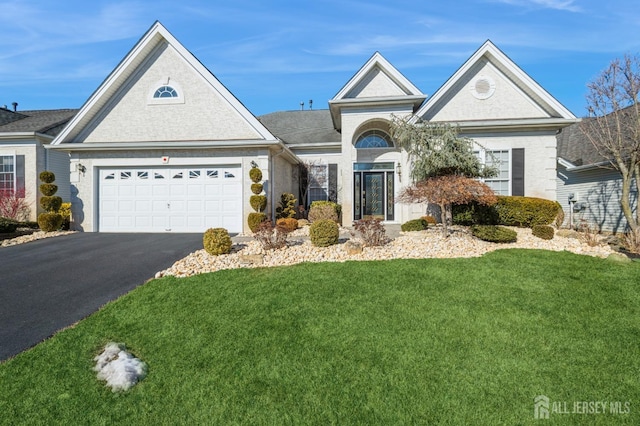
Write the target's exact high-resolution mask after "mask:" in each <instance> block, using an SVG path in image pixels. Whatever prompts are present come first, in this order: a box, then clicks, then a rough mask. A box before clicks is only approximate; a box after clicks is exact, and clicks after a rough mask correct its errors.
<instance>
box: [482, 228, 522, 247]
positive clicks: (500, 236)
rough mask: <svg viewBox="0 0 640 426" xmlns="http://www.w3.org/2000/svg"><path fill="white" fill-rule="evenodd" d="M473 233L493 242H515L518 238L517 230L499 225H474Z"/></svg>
mask: <svg viewBox="0 0 640 426" xmlns="http://www.w3.org/2000/svg"><path fill="white" fill-rule="evenodd" d="M471 234H472V235H473V236H474V237H476V238H479V239H481V240H483V241H489V242H491V243H515V242H516V241H517V239H518V234H517V233H516V231H514V230H513V229H508V228H505V227H504V226H499V225H473V226H472V227H471Z"/></svg>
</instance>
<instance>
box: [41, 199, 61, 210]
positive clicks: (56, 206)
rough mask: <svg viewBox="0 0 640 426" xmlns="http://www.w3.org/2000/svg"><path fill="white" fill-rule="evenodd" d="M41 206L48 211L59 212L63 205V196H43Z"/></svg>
mask: <svg viewBox="0 0 640 426" xmlns="http://www.w3.org/2000/svg"><path fill="white" fill-rule="evenodd" d="M40 206H41V207H42V208H43V209H45V210H46V211H47V212H50V213H52V212H57V211H58V210H60V207H62V198H60V197H56V196H50V197H41V198H40Z"/></svg>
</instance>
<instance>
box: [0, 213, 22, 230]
mask: <svg viewBox="0 0 640 426" xmlns="http://www.w3.org/2000/svg"><path fill="white" fill-rule="evenodd" d="M16 229H18V222H16V221H15V220H12V219H9V218H6V217H0V234H10V233H12V232H16Z"/></svg>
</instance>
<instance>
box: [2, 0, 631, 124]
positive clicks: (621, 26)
mask: <svg viewBox="0 0 640 426" xmlns="http://www.w3.org/2000/svg"><path fill="white" fill-rule="evenodd" d="M156 20H159V21H160V22H161V23H162V24H163V25H164V26H165V27H166V28H167V29H168V30H169V31H170V32H171V33H172V34H173V35H174V36H175V37H176V38H177V39H178V40H179V41H180V42H181V43H182V44H183V45H184V46H185V47H186V48H187V49H188V50H189V51H191V53H193V54H194V55H195V56H196V57H197V58H198V59H199V60H200V62H202V63H203V64H204V65H205V66H206V67H207V68H208V69H209V70H210V71H211V72H212V73H213V74H214V75H215V76H216V77H217V78H218V79H219V80H220V81H221V82H222V83H223V84H224V85H225V86H226V87H227V88H228V89H229V90H230V91H231V92H232V93H233V94H234V95H235V96H236V97H237V98H238V99H239V100H240V101H241V102H242V103H243V104H244V105H245V106H246V107H247V108H248V109H249V110H250V111H251V112H252V113H253V114H254V115H256V116H258V115H262V114H266V113H269V112H274V111H282V110H296V109H300V108H301V106H300V103H301V102H304V104H305V105H304V108H305V109H308V108H309V104H308V102H309V100H313V109H326V108H328V104H327V101H328V100H329V99H331V98H333V97H334V96H335V95H336V93H337V92H338V91H339V90H340V89H341V88H342V87H343V86H344V85H345V84H346V83H347V82H348V81H349V79H350V78H351V77H352V76H353V75H354V74H355V73H356V72H357V71H358V69H360V67H361V66H362V65H363V64H364V63H365V62H366V61H367V60H368V59H369V58H370V57H371V55H373V54H374V53H375V52H376V51H379V52H380V53H381V54H382V55H383V56H384V57H385V58H386V59H387V60H388V61H389V62H391V64H393V65H394V66H395V67H396V68H397V69H398V70H399V71H400V72H401V73H402V74H403V75H404V76H405V77H407V78H408V79H409V80H410V81H411V82H412V83H413V84H414V85H416V86H417V87H418V88H419V89H420V90H421V91H422V92H423V93H425V94H427V95H431V94H433V93H435V92H436V91H437V90H438V88H439V87H440V86H442V85H443V84H444V83H445V82H446V80H447V79H448V78H449V77H451V75H452V74H453V73H455V71H456V70H457V69H458V68H459V67H460V66H461V65H462V64H463V63H464V62H465V61H466V60H467V59H468V58H469V57H470V56H471V55H472V54H473V53H474V52H475V51H476V50H477V49H478V48H479V47H480V46H481V45H482V44H483V43H484V42H485V41H486V40H487V39H490V40H491V41H492V42H493V43H494V44H496V45H497V46H498V47H499V48H500V49H501V50H502V51H503V52H504V53H505V54H506V55H507V56H509V57H510V58H511V59H512V60H513V61H514V62H515V63H516V64H517V65H518V66H519V67H520V68H522V69H523V70H524V71H525V72H526V73H527V74H528V75H529V76H530V77H532V78H533V79H534V80H536V81H537V82H538V83H539V84H540V85H541V86H542V87H543V88H544V89H546V90H547V91H548V92H549V93H551V95H553V96H554V97H555V98H556V99H557V100H559V101H560V102H561V103H562V104H563V105H564V106H566V107H567V108H569V109H570V110H571V111H572V112H573V113H574V114H575V115H577V116H579V117H581V116H584V115H586V107H585V105H586V103H585V95H586V94H587V83H588V82H589V81H591V80H593V79H594V78H595V77H596V76H597V75H598V74H599V73H600V72H602V70H603V69H604V68H605V67H606V66H607V65H608V64H609V63H610V62H611V61H612V60H613V59H615V58H620V57H622V56H623V55H624V54H633V55H635V54H639V53H640V37H639V36H638V34H640V7H638V5H637V0H607V1H602V0H449V1H442V0H440V1H434V0H422V1H415V0H412V1H404V0H393V1H390V0H387V1H377V0H374V1H365V0H306V1H280V0H273V1H264V0H262V1H260V0H235V1H217V0H209V1H206V0H202V1H197V0H181V1H167V0H137V1H135V0H121V1H102V0H91V1H86V0H60V1H50V0H37V1H36V0H30V1H28V0H24V1H20V0H16V1H4V0H0V28H1V29H2V36H0V106H1V105H7V106H8V107H9V108H12V106H11V104H12V103H13V102H18V110H19V111H20V110H33V109H57V108H80V107H81V106H82V105H83V104H84V102H85V101H86V100H87V99H88V98H89V96H90V95H91V94H92V93H93V92H94V91H95V90H96V89H97V88H98V86H99V85H100V84H101V83H102V82H103V80H104V79H105V78H106V77H107V75H108V74H109V73H110V72H111V71H112V70H113V69H114V68H115V67H116V66H117V65H118V63H119V62H120V61H121V60H122V59H123V58H124V57H125V56H126V55H127V53H128V52H129V51H130V49H131V48H132V47H133V46H134V45H135V44H136V43H137V42H138V40H139V39H140V37H141V36H142V35H143V34H144V33H145V32H146V31H147V30H148V29H149V27H151V25H153V23H154V22H155V21H156Z"/></svg>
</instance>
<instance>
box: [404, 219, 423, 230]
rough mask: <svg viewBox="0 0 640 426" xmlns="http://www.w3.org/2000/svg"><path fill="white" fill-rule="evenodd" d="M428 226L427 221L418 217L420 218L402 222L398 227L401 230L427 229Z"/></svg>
mask: <svg viewBox="0 0 640 426" xmlns="http://www.w3.org/2000/svg"><path fill="white" fill-rule="evenodd" d="M428 226H429V224H428V223H427V221H426V220H424V218H420V219H413V220H409V221H407V222H405V223H403V224H402V225H401V226H400V229H401V230H402V231H403V232H411V231H424V230H425V229H427V227H428Z"/></svg>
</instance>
